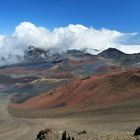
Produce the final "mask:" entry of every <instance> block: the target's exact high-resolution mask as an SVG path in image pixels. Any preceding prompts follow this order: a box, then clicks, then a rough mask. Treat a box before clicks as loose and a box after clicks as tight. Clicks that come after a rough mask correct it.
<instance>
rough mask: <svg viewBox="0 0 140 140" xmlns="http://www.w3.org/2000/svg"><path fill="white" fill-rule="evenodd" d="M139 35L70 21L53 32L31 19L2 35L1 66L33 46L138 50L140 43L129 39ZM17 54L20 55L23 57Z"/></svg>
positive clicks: (0, 38) (64, 49)
mask: <svg viewBox="0 0 140 140" xmlns="http://www.w3.org/2000/svg"><path fill="white" fill-rule="evenodd" d="M136 35H137V33H121V32H119V31H116V30H109V29H105V28H102V29H99V30H97V29H95V28H93V27H85V26H83V25H79V24H77V25H73V24H70V25H68V26H67V27H59V28H55V29H54V30H52V31H50V30H48V29H47V28H45V27H40V26H39V27H38V26H35V25H34V24H32V23H30V22H22V23H21V24H20V25H18V26H17V27H16V28H15V31H14V33H13V34H12V35H10V36H4V35H0V58H1V60H4V61H1V60H0V65H4V64H5V63H6V64H13V63H17V62H19V61H21V59H23V56H24V51H25V50H26V49H27V47H28V46H30V45H33V46H35V47H38V48H42V49H45V50H47V49H51V50H53V52H54V53H56V52H59V53H61V52H64V51H66V50H70V49H84V48H89V49H97V50H99V51H100V52H101V51H103V50H105V49H107V48H110V47H112V48H117V49H119V50H121V51H124V52H125V53H137V52H140V45H139V44H132V43H130V44H129V40H131V38H134V36H136ZM91 53H93V52H91ZM94 53H95V52H94ZM17 56H20V59H19V58H17Z"/></svg>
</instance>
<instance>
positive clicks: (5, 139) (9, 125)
mask: <svg viewBox="0 0 140 140" xmlns="http://www.w3.org/2000/svg"><path fill="white" fill-rule="evenodd" d="M9 98H10V97H1V98H0V140H34V139H35V137H36V133H37V132H38V131H39V130H40V129H42V128H43V124H44V123H43V121H42V120H40V119H22V118H15V117H13V116H11V115H10V114H9V113H8V112H7V105H8V103H9ZM44 127H45V126H44Z"/></svg>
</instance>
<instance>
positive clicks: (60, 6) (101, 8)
mask: <svg viewBox="0 0 140 140" xmlns="http://www.w3.org/2000/svg"><path fill="white" fill-rule="evenodd" d="M139 7H140V0H0V34H10V33H13V32H14V28H15V27H16V26H17V25H19V24H20V23H21V22H23V21H29V22H32V23H34V24H35V25H40V26H45V27H47V28H49V29H53V28H55V27H60V26H67V25H68V24H82V25H85V26H92V27H94V28H96V29H100V28H102V27H104V28H108V29H115V30H118V31H120V32H140V8H139Z"/></svg>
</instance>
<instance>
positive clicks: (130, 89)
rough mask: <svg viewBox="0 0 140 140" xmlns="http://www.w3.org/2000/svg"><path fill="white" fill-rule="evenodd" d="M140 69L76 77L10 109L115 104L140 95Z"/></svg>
mask: <svg viewBox="0 0 140 140" xmlns="http://www.w3.org/2000/svg"><path fill="white" fill-rule="evenodd" d="M139 85H140V70H129V71H125V72H114V73H112V74H106V75H100V76H93V77H87V78H85V79H82V80H75V81H72V82H70V83H69V84H67V85H65V86H63V87H59V88H57V89H55V90H52V91H50V92H47V93H44V94H42V95H40V96H36V97H33V98H31V99H29V100H27V101H25V102H24V103H22V104H16V103H12V104H11V105H10V108H13V109H17V110H18V109H19V110H22V109H23V110H40V109H48V110H50V109H60V110H61V109H63V110H65V109H66V110H68V109H73V110H75V109H76V108H77V109H78V110H87V109H90V110H91V109H94V108H98V107H104V106H109V105H114V104H116V103H122V102H124V101H131V100H135V99H137V98H139V97H140V86H139Z"/></svg>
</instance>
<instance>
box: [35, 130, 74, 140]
mask: <svg viewBox="0 0 140 140" xmlns="http://www.w3.org/2000/svg"><path fill="white" fill-rule="evenodd" d="M36 140H75V139H74V137H73V136H71V134H70V133H69V132H68V131H64V132H62V131H57V130H51V129H49V128H47V129H44V130H41V131H39V133H38V134H37V137H36Z"/></svg>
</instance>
